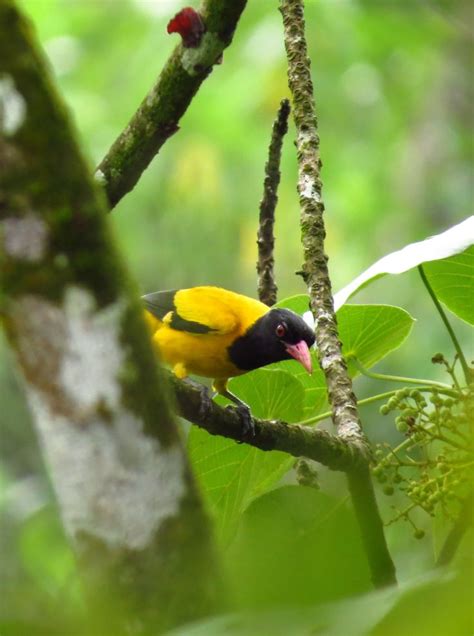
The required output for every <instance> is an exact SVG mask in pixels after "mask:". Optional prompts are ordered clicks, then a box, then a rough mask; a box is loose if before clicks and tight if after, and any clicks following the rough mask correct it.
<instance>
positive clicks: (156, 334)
mask: <svg viewBox="0 0 474 636" xmlns="http://www.w3.org/2000/svg"><path fill="white" fill-rule="evenodd" d="M143 300H144V303H145V307H146V312H145V314H146V320H147V322H148V325H149V327H150V330H151V334H152V341H153V345H154V346H155V348H156V349H157V350H158V351H159V354H160V357H161V359H162V360H164V361H165V362H166V363H167V364H169V365H170V366H171V367H172V369H173V373H174V374H175V375H176V376H177V377H178V378H181V379H184V378H186V377H187V376H188V375H189V374H194V375H199V376H204V377H209V378H213V379H214V383H213V388H214V389H215V390H216V391H217V392H218V393H219V394H221V395H223V396H225V397H226V398H228V399H229V400H231V401H232V402H234V403H235V404H236V405H237V409H238V411H239V413H240V414H241V417H242V422H243V434H247V433H249V432H250V433H252V432H253V423H252V418H251V416H250V410H249V407H248V406H247V404H245V403H244V402H242V400H240V399H239V398H238V397H237V396H235V395H234V394H233V393H231V392H230V391H229V390H228V389H227V380H228V379H229V378H231V377H233V376H236V375H241V374H243V373H247V372H248V371H251V370H252V369H258V368H259V367H264V366H265V365H267V364H271V363H272V362H279V361H281V360H289V359H291V358H294V359H295V360H297V361H298V362H300V363H301V364H302V365H303V367H304V368H305V369H306V370H307V371H308V373H311V372H312V365H311V355H310V351H309V347H311V346H312V345H313V344H314V333H313V331H312V330H311V329H310V327H309V326H308V325H307V324H306V323H305V322H304V320H303V319H302V318H301V317H300V316H298V314H295V313H294V312H293V311H290V310H289V309H278V308H274V309H270V308H269V307H267V306H266V305H264V304H263V303H261V302H259V301H258V300H254V299H253V298H248V297H247V296H242V295H241V294H236V293H234V292H231V291H228V290H226V289H221V288H219V287H192V288H190V289H180V290H172V291H159V292H154V293H152V294H147V295H146V296H143Z"/></svg>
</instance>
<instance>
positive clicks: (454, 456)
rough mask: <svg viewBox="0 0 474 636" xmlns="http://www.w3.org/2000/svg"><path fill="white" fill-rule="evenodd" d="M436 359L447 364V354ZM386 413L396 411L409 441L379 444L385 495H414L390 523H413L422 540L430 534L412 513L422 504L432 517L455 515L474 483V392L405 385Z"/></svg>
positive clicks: (376, 471) (378, 475)
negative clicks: (417, 387) (421, 528)
mask: <svg viewBox="0 0 474 636" xmlns="http://www.w3.org/2000/svg"><path fill="white" fill-rule="evenodd" d="M433 362H436V363H438V364H439V363H444V364H446V365H447V363H446V361H445V360H444V357H443V356H441V354H437V356H435V357H434V358H433ZM447 366H449V365H447ZM451 368H452V367H450V369H451ZM380 413H381V414H382V415H388V414H390V413H393V414H395V426H396V428H397V430H398V431H399V432H400V433H402V434H403V435H404V437H405V439H404V441H403V442H402V443H401V444H399V445H398V446H397V447H396V448H391V447H390V445H388V444H382V445H378V446H377V447H376V450H375V452H374V459H375V461H374V466H373V468H372V472H373V475H374V478H375V479H376V480H377V481H378V482H379V483H380V484H381V485H382V490H383V492H384V493H385V495H387V496H392V495H394V493H396V492H398V493H402V495H403V496H405V497H406V498H407V499H408V504H407V505H406V506H405V507H404V508H403V509H401V510H400V509H398V508H397V507H396V506H393V508H394V510H395V511H396V515H395V517H394V519H392V520H391V521H390V523H392V522H394V521H397V520H398V519H401V518H403V519H405V520H407V521H409V522H410V523H411V524H412V526H413V528H414V536H415V538H417V539H420V538H422V537H423V536H424V532H423V531H422V530H420V529H419V528H417V527H416V526H415V524H414V523H413V521H412V519H411V517H410V512H411V511H412V510H413V509H414V508H421V509H423V510H424V511H425V512H426V513H427V514H429V515H431V516H434V515H435V514H438V513H441V514H442V515H443V516H445V517H448V518H451V519H455V518H456V516H457V514H458V511H459V506H460V504H461V503H462V501H463V500H464V498H465V497H466V496H467V494H468V492H469V488H470V487H472V480H471V475H472V469H473V466H474V457H473V444H472V429H471V426H472V423H473V413H474V390H473V389H472V387H471V389H469V387H467V388H465V389H460V388H459V386H458V385H456V384H453V389H452V390H442V389H437V388H435V387H423V388H422V389H410V388H407V387H405V388H403V389H401V390H400V391H397V392H396V393H395V394H394V395H392V397H390V399H389V400H388V402H387V403H386V404H384V405H383V406H382V407H381V408H380Z"/></svg>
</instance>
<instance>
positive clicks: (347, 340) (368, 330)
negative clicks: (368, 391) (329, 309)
mask: <svg viewBox="0 0 474 636" xmlns="http://www.w3.org/2000/svg"><path fill="white" fill-rule="evenodd" d="M337 322H338V325H339V334H340V337H341V341H342V344H343V347H342V352H343V354H344V355H345V357H346V360H347V361H348V366H349V373H350V374H351V376H352V377H355V376H356V375H357V374H358V371H357V369H356V368H355V367H354V366H353V365H352V364H351V362H350V359H351V358H357V359H358V360H359V362H360V363H361V364H362V365H363V366H364V367H366V368H367V369H369V368H370V367H372V366H373V365H374V364H375V363H376V362H378V361H379V360H382V358H384V357H385V356H386V355H388V354H389V353H390V352H391V351H393V350H394V349H397V348H398V347H399V346H400V345H401V344H402V343H403V342H404V341H405V340H406V338H407V337H408V334H409V333H410V331H411V328H412V326H413V323H414V318H412V316H410V314H409V313H408V312H406V311H405V310H404V309H401V308H400V307H393V306H391V305H344V306H343V307H341V308H340V309H339V311H338V312H337Z"/></svg>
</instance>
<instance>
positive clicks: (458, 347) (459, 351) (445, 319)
mask: <svg viewBox="0 0 474 636" xmlns="http://www.w3.org/2000/svg"><path fill="white" fill-rule="evenodd" d="M418 271H419V273H420V276H421V280H422V281H423V284H424V286H425V287H426V289H427V290H428V293H429V295H430V296H431V298H432V300H433V302H434V304H435V306H436V309H437V310H438V313H439V315H440V316H441V320H442V321H443V322H444V326H445V327H446V329H447V330H448V333H449V335H450V337H451V340H452V342H453V345H454V348H455V349H456V352H457V354H458V356H459V362H460V363H461V366H462V370H463V373H464V377H465V379H466V384H470V383H471V370H470V368H469V365H468V364H467V361H466V358H465V356H464V353H463V350H462V349H461V345H460V344H459V340H458V339H457V337H456V334H455V333H454V331H453V328H452V327H451V325H450V324H449V320H448V317H447V316H446V313H445V311H444V309H443V308H442V306H441V303H440V302H439V300H438V298H437V297H436V294H435V293H434V291H433V288H432V287H431V285H430V283H429V281H428V279H427V278H426V274H425V271H424V269H423V265H418Z"/></svg>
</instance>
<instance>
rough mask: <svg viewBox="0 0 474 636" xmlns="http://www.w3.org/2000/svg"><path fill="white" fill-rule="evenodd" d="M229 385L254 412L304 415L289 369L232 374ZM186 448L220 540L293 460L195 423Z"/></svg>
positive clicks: (299, 387)
mask: <svg viewBox="0 0 474 636" xmlns="http://www.w3.org/2000/svg"><path fill="white" fill-rule="evenodd" d="M229 388H230V390H231V391H233V392H234V393H236V394H237V395H238V396H239V397H240V398H241V399H242V400H244V401H245V402H246V403H247V404H249V405H250V406H251V408H252V413H253V415H254V416H255V417H260V418H266V419H282V420H284V421H286V422H297V421H299V420H301V419H302V417H303V400H304V390H303V387H302V385H301V383H300V382H299V380H298V379H297V378H295V377H292V376H291V375H290V374H289V373H285V372H283V371H279V370H271V371H270V370H263V369H258V370H256V371H253V372H252V373H248V374H246V375H244V376H241V377H239V378H234V379H233V380H231V381H230V382H229ZM218 401H221V402H222V398H219V399H218ZM188 447H189V453H190V458H191V462H192V465H193V468H194V472H195V474H196V476H197V478H198V480H199V483H200V485H201V489H202V491H203V494H204V496H205V497H206V499H207V500H208V501H209V504H210V507H211V509H212V510H213V512H214V513H215V515H216V522H217V528H218V531H219V534H220V535H221V537H222V538H223V539H224V541H226V540H228V539H229V538H230V537H231V536H232V533H233V532H234V530H235V527H236V524H237V521H238V519H239V517H240V516H241V514H242V512H243V511H244V510H245V508H246V507H247V506H248V505H249V503H250V502H251V501H252V500H253V499H255V497H258V496H259V495H261V494H262V493H263V492H265V491H266V490H268V489H269V488H271V487H272V486H273V485H274V484H275V483H276V482H277V481H278V480H279V479H280V477H281V476H282V475H283V474H284V473H285V472H286V471H287V470H289V468H291V466H292V465H293V463H294V458H292V457H291V456H288V455H287V454H286V453H280V452H276V451H272V452H264V451H260V450H258V449H257V448H252V447H251V446H248V445H245V444H242V445H239V444H237V443H236V442H235V441H233V440H228V439H224V438H222V437H216V436H212V435H209V434H208V433H206V431H203V430H201V429H198V428H196V427H193V428H192V429H191V432H190V435H189V440H188Z"/></svg>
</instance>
